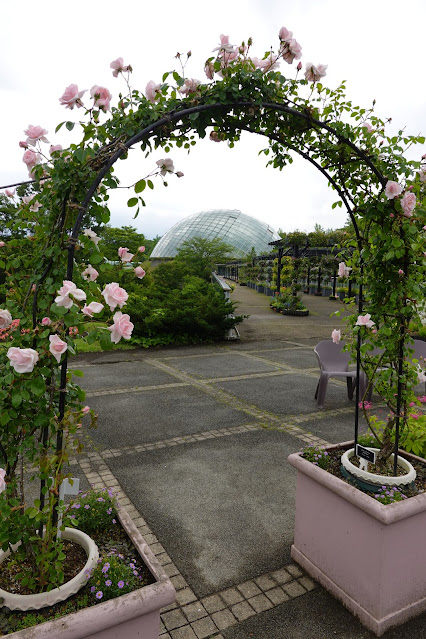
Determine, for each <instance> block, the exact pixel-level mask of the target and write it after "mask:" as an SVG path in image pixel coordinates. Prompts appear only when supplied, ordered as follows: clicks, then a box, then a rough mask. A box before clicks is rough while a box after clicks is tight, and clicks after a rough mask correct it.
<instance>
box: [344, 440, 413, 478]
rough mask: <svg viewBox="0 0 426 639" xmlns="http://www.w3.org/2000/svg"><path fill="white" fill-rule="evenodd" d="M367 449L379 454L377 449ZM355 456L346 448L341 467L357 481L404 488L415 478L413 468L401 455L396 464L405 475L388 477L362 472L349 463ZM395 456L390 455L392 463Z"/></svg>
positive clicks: (353, 451) (352, 451)
mask: <svg viewBox="0 0 426 639" xmlns="http://www.w3.org/2000/svg"><path fill="white" fill-rule="evenodd" d="M367 449H368V450H370V451H373V452H375V453H377V452H379V450H380V449H379V448H371V446H367ZM354 456H355V449H354V448H348V450H347V451H345V452H344V453H343V455H342V465H343V466H344V468H345V469H346V470H347V471H348V472H349V473H350V474H351V475H354V476H355V477H357V478H358V479H362V480H363V481H366V482H369V483H372V484H375V485H377V486H388V487H392V486H405V485H408V484H411V483H412V482H413V481H414V480H415V478H416V471H415V470H414V468H413V466H412V465H411V464H410V462H409V461H408V459H404V457H402V456H401V455H399V456H398V462H399V466H400V468H403V469H404V470H405V471H406V474H405V475H401V476H396V477H395V476H392V477H391V476H388V475H376V474H374V473H370V472H368V471H366V470H362V469H361V468H358V466H355V465H354V464H353V463H352V462H351V458H352V457H354ZM394 457H395V455H394V454H393V453H392V455H391V456H390V459H391V460H392V461H393V460H394Z"/></svg>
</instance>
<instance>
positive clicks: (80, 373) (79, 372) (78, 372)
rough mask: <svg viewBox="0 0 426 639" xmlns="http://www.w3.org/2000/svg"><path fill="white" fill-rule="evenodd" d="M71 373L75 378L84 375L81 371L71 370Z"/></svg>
mask: <svg viewBox="0 0 426 639" xmlns="http://www.w3.org/2000/svg"><path fill="white" fill-rule="evenodd" d="M71 373H72V374H73V375H75V377H84V373H83V371H79V370H72V371H71Z"/></svg>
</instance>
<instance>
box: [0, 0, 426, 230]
mask: <svg viewBox="0 0 426 639" xmlns="http://www.w3.org/2000/svg"><path fill="white" fill-rule="evenodd" d="M0 6H1V10H2V34H1V40H0V51H1V60H2V64H1V69H0V95H1V105H2V108H1V114H2V118H1V123H2V127H1V128H2V153H1V156H0V185H4V184H9V183H12V182H17V181H19V180H25V179H27V171H26V167H25V165H24V163H23V162H22V155H23V149H21V148H19V146H18V142H19V141H20V140H24V139H25V135H24V133H23V131H24V129H26V128H27V127H28V125H29V124H32V125H40V126H42V127H43V128H45V129H47V130H48V135H47V137H48V139H49V141H50V143H52V144H62V146H63V147H66V146H68V145H69V144H70V142H71V141H73V138H72V134H70V133H68V132H66V131H64V130H61V131H60V132H59V133H58V134H55V133H54V130H55V127H56V125H57V124H58V123H59V122H61V121H63V120H65V119H77V118H81V117H82V114H83V110H82V109H79V110H77V109H74V110H73V111H70V110H68V109H67V110H65V108H64V107H63V106H60V104H59V97H60V96H61V95H62V94H63V92H64V89H65V88H66V87H67V86H68V85H69V84H72V83H74V84H77V85H78V87H79V89H80V90H82V89H90V88H91V87H92V86H93V85H95V84H96V85H100V86H106V87H107V88H108V89H109V90H110V91H111V93H112V94H113V103H114V104H116V100H117V98H118V93H119V92H120V91H121V92H123V93H124V92H125V88H126V86H125V83H124V80H123V79H122V78H117V79H116V78H114V77H113V76H112V71H111V69H110V67H109V65H110V62H112V61H113V60H115V59H116V58H118V57H122V58H123V59H124V63H125V64H131V65H132V67H133V74H132V75H131V80H130V82H131V85H132V86H133V87H135V88H138V89H140V90H144V89H145V86H146V84H147V82H148V81H149V80H154V81H155V82H161V76H162V73H163V72H164V71H170V70H172V69H174V68H178V67H177V66H176V64H177V61H176V60H175V55H176V53H177V52H180V53H186V52H187V51H188V50H191V52H192V57H191V59H190V61H189V63H188V66H187V68H186V76H187V77H193V78H197V79H198V80H201V81H202V82H204V81H206V78H205V75H204V71H203V68H204V61H205V60H206V59H207V58H208V57H210V56H211V55H212V49H213V48H214V47H215V46H217V44H218V42H219V36H220V34H221V33H223V34H225V35H229V37H230V42H232V43H233V44H239V43H241V41H242V40H247V38H248V37H250V36H251V37H252V38H253V42H254V45H253V48H252V54H253V55H257V56H258V57H259V58H261V57H262V56H263V54H264V52H265V51H267V50H268V49H269V48H270V46H271V45H272V46H273V47H274V49H275V50H277V47H278V31H279V29H280V28H281V27H282V26H286V27H287V28H288V29H290V30H291V31H293V37H294V38H296V40H297V41H298V42H299V43H300V44H301V46H302V54H303V55H302V63H303V69H304V68H305V64H306V62H312V63H314V64H318V63H322V64H327V65H328V69H327V76H326V77H325V78H324V84H326V85H327V86H330V87H331V88H335V87H337V86H338V84H339V83H340V81H341V80H346V81H347V87H348V97H350V99H352V100H353V101H354V103H357V104H359V105H361V106H363V107H366V108H368V107H369V106H370V105H371V103H372V101H373V99H375V100H376V103H377V104H376V113H377V114H378V115H379V116H381V117H383V118H387V117H392V118H393V121H392V127H393V129H394V130H398V129H399V128H403V127H405V128H406V132H407V133H409V134H418V133H422V134H423V135H424V134H426V88H425V59H426V49H425V44H424V43H425V36H424V32H425V28H426V2H425V0H405V1H404V2H401V1H400V0H398V1H397V0H368V1H367V0H357V1H356V2H348V1H347V0H297V2H285V1H283V0H232V1H229V0H215V1H214V2H209V3H207V2H202V1H201V0H181V1H180V2H177V1H176V0H161V2H146V1H141V0H137V1H134V0H128V1H127V2H117V1H114V2H112V1H111V0H103V1H102V2H94V1H90V0H73V1H72V2H66V3H65V2H60V1H58V0H44V1H43V2H42V3H37V2H34V1H33V0H31V1H30V0H19V1H18V2H16V0H2V2H1V4H0ZM281 72H282V73H283V74H284V75H287V76H288V77H294V74H295V64H293V65H291V66H290V65H288V64H286V63H285V62H283V63H282V64H281ZM87 95H88V93H87V94H86V96H87ZM87 102H89V101H88V100H87ZM390 130H391V131H392V128H391V129H390ZM265 146H266V141H265V140H262V139H260V138H259V139H258V138H257V137H256V136H254V135H250V134H246V136H245V137H243V139H242V140H241V142H240V143H239V144H237V146H236V147H235V148H234V149H229V148H228V147H227V145H226V143H223V144H222V143H220V144H217V143H214V142H211V141H210V140H208V139H206V140H203V141H200V142H199V143H198V144H197V146H196V147H195V148H194V149H193V150H192V151H191V153H190V154H189V155H187V153H186V152H184V151H183V150H173V151H172V152H171V154H170V157H171V158H172V159H173V161H174V164H175V168H176V170H180V171H183V173H184V174H185V175H184V177H183V178H181V179H178V178H176V177H175V176H172V177H171V179H169V180H168V182H169V187H168V188H164V187H162V186H161V183H160V181H158V185H156V188H155V190H154V191H153V192H150V193H149V194H147V198H146V202H147V207H146V209H144V210H143V211H142V213H141V214H140V215H139V217H138V218H137V219H136V220H132V212H131V210H129V209H127V206H126V201H127V199H128V198H129V197H131V195H132V194H133V193H132V192H130V191H127V190H126V189H123V190H119V191H118V192H117V193H114V194H113V196H112V197H111V200H110V204H111V206H110V208H111V212H112V217H111V224H112V225H113V226H122V225H123V224H133V225H134V226H136V227H137V229H138V230H139V231H140V232H142V233H144V234H145V235H146V237H148V238H152V237H154V236H155V235H157V234H158V235H162V234H163V233H164V232H165V231H167V230H168V229H169V228H170V227H171V226H172V225H173V224H175V223H176V222H178V221H179V220H181V219H183V218H184V217H186V216H188V215H190V214H192V213H198V212H199V211H203V210H208V209H215V208H227V209H239V210H241V211H242V212H243V213H246V214H248V215H252V216H254V217H257V218H258V219H260V220H262V221H264V222H266V223H268V224H270V225H271V226H272V227H273V228H274V229H275V230H278V229H279V228H281V229H282V230H284V231H291V230H295V229H300V230H304V231H308V232H309V231H311V230H313V228H314V225H315V223H319V224H321V225H322V226H324V227H325V228H336V227H338V226H342V225H343V224H344V222H345V218H346V216H345V214H344V213H343V212H342V211H341V210H340V209H334V210H333V211H332V210H331V204H332V202H334V201H335V199H336V196H335V194H334V193H333V192H332V191H331V189H329V188H328V187H327V183H326V181H325V180H324V178H323V177H322V176H321V175H320V174H319V173H317V172H316V170H315V169H314V168H313V167H311V166H310V165H309V164H308V163H307V162H304V161H303V160H300V159H299V158H296V161H295V162H294V164H293V165H292V166H290V167H287V168H286V169H284V170H283V171H282V172H280V171H278V170H275V169H272V168H271V167H268V168H266V167H265V164H266V160H265V157H264V156H258V152H259V150H260V149H261V148H263V147H265ZM425 151H426V148H424V147H423V148H421V147H418V149H416V150H415V152H413V156H412V157H413V158H415V159H419V157H420V155H422V154H423V153H425ZM130 155H131V157H130V158H129V160H127V161H126V162H120V163H118V164H119V167H117V175H118V176H119V177H120V179H121V180H122V185H127V184H132V183H134V182H135V181H136V180H137V179H140V178H141V177H144V176H145V175H147V174H148V173H149V172H150V171H151V170H152V169H153V168H155V161H156V160H158V159H160V158H162V157H165V154H164V152H163V151H158V152H156V153H155V154H152V155H151V156H150V157H149V158H148V159H145V158H144V156H143V154H142V153H141V151H140V150H138V149H135V150H134V151H132V152H131V154H130Z"/></svg>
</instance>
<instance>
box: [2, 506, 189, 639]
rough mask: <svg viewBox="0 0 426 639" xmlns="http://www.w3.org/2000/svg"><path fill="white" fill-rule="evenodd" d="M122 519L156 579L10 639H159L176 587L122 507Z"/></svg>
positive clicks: (13, 634)
mask: <svg viewBox="0 0 426 639" xmlns="http://www.w3.org/2000/svg"><path fill="white" fill-rule="evenodd" d="M117 510H118V517H119V520H120V522H121V524H122V526H123V528H124V529H125V531H126V532H127V534H128V535H129V537H130V539H131V540H132V542H133V544H134V546H135V548H136V550H137V552H138V553H139V556H140V557H141V559H142V561H143V562H144V563H145V565H146V566H147V568H148V569H149V571H150V572H151V574H152V575H153V577H154V579H155V582H154V583H153V584H150V585H149V586H143V587H142V588H139V590H134V591H133V592H129V593H128V594H126V595H122V596H121V597H117V598H116V599H110V600H109V601H105V602H104V603H99V604H96V605H94V606H91V607H90V608H85V609H84V610H79V611H78V612H74V613H72V614H70V615H66V616H65V617H62V618H61V619H55V620H53V621H47V622H46V623H43V624H40V625H38V626H33V627H31V628H25V629H24V630H19V631H17V632H13V633H11V634H9V635H7V639H158V637H159V634H160V610H161V608H163V607H165V606H168V605H169V604H171V603H173V602H174V600H175V597H176V591H175V589H174V587H173V584H172V582H171V581H170V578H169V577H168V576H167V575H166V573H165V572H164V570H163V568H162V566H160V564H159V562H158V560H157V559H156V558H155V556H154V555H153V553H152V551H151V550H150V548H149V546H148V545H147V543H146V542H145V540H144V539H143V537H142V536H141V534H140V532H139V531H138V529H137V528H136V526H135V525H134V523H133V521H132V520H131V518H130V517H129V515H128V514H127V512H126V511H125V510H124V508H121V507H119V508H118V509H117Z"/></svg>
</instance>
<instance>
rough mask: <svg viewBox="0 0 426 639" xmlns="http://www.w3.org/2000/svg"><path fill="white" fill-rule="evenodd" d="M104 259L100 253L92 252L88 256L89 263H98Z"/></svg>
mask: <svg viewBox="0 0 426 639" xmlns="http://www.w3.org/2000/svg"><path fill="white" fill-rule="evenodd" d="M103 261H104V258H103V255H102V254H101V253H92V255H91V256H90V258H89V262H90V264H100V263H101V262H103Z"/></svg>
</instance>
